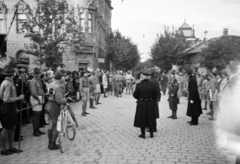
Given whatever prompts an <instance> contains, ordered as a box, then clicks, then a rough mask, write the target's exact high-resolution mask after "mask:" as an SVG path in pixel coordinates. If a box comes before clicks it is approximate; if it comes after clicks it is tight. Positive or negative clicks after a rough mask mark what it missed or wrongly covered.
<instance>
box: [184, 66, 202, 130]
mask: <svg viewBox="0 0 240 164" xmlns="http://www.w3.org/2000/svg"><path fill="white" fill-rule="evenodd" d="M185 72H186V73H187V74H188V78H189V82H188V92H189V96H188V108H187V116H189V117H191V118H192V119H191V121H189V122H188V123H189V124H190V125H198V118H199V117H200V115H201V114H202V107H201V100H200V96H199V93H198V86H197V80H196V78H195V77H194V76H193V70H192V69H191V68H185Z"/></svg>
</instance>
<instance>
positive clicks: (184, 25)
mask: <svg viewBox="0 0 240 164" xmlns="http://www.w3.org/2000/svg"><path fill="white" fill-rule="evenodd" d="M179 29H192V27H191V26H189V25H188V24H187V23H186V21H185V22H184V23H183V24H182V26H181V27H180V28H179Z"/></svg>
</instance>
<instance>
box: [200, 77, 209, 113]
mask: <svg viewBox="0 0 240 164" xmlns="http://www.w3.org/2000/svg"><path fill="white" fill-rule="evenodd" d="M209 81H210V77H209V75H206V76H205V77H204V79H203V83H202V100H203V102H204V108H203V109H204V110H207V105H208V103H209V88H210V83H209Z"/></svg>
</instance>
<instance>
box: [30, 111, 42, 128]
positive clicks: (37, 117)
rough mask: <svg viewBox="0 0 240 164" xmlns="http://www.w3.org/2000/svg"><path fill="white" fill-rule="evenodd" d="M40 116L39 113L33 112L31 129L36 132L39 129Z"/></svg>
mask: <svg viewBox="0 0 240 164" xmlns="http://www.w3.org/2000/svg"><path fill="white" fill-rule="evenodd" d="M40 115H41V112H35V111H33V115H32V123H33V129H34V130H38V129H39V123H40Z"/></svg>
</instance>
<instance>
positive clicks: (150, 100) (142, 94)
mask: <svg viewBox="0 0 240 164" xmlns="http://www.w3.org/2000/svg"><path fill="white" fill-rule="evenodd" d="M150 75H151V72H150V71H149V70H144V71H142V75H141V78H142V79H143V80H142V81H141V82H140V83H138V84H137V86H136V89H135V91H134V93H133V97H134V98H135V99H137V100H138V101H137V109H136V114H135V119H134V126H135V127H138V128H140V129H141V135H139V137H140V138H145V129H146V127H148V128H149V130H150V137H151V138H153V137H154V134H153V131H154V130H153V129H154V128H155V127H156V111H155V110H153V109H154V108H155V104H156V103H157V102H156V100H157V95H158V93H157V88H156V86H155V84H154V83H152V82H150V81H149V79H150Z"/></svg>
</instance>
